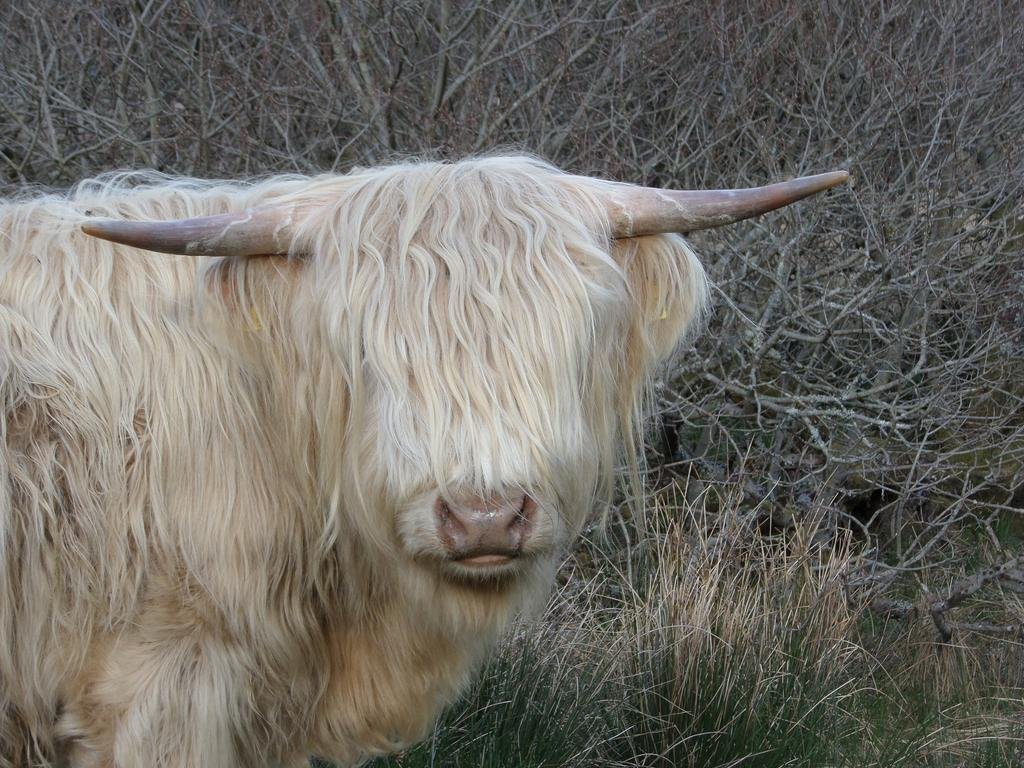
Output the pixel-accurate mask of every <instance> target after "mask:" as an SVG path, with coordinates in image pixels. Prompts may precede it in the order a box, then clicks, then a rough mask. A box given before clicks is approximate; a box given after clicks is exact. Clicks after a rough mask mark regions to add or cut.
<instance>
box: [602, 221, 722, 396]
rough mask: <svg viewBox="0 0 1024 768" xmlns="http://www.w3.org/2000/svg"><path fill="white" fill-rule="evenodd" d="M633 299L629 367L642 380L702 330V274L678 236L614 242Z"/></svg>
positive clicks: (704, 295)
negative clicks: (688, 337)
mask: <svg viewBox="0 0 1024 768" xmlns="http://www.w3.org/2000/svg"><path fill="white" fill-rule="evenodd" d="M615 249H616V253H615V257H616V259H617V260H618V262H619V264H621V265H622V268H623V270H624V271H625V273H626V279H627V281H628V284H629V291H630V295H631V298H632V306H631V312H630V315H631V317H630V321H629V325H630V327H629V330H628V337H629V338H628V339H627V347H626V350H627V355H629V356H630V358H632V359H630V360H628V361H627V363H626V364H627V367H628V368H629V369H631V370H632V372H633V373H634V374H635V375H638V376H641V377H642V376H646V375H647V374H648V373H650V369H651V368H653V367H654V366H655V365H657V364H658V363H660V362H661V361H663V360H664V359H665V358H666V357H668V355H669V354H670V353H671V352H672V350H673V349H675V347H676V346H677V345H678V343H679V341H680V340H681V339H682V338H683V337H685V336H686V335H688V334H689V333H691V332H692V331H693V330H694V329H695V328H696V327H698V326H699V325H700V321H701V320H702V318H703V316H704V313H705V310H706V307H707V303H708V282H707V276H706V275H705V273H704V268H703V267H702V266H701V264H700V261H698V259H697V256H696V255H695V254H694V252H693V251H692V250H691V249H690V246H689V245H688V244H687V243H686V241H685V240H683V238H682V237H680V236H679V235H655V236H651V237H633V238H624V239H621V240H616V241H615Z"/></svg>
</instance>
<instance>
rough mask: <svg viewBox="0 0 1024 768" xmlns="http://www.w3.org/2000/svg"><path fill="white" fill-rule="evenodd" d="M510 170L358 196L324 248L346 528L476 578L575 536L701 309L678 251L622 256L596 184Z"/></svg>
mask: <svg viewBox="0 0 1024 768" xmlns="http://www.w3.org/2000/svg"><path fill="white" fill-rule="evenodd" d="M515 170H517V171H518V173H513V172H510V171H508V169H502V168H501V167H496V168H488V167H487V166H486V164H484V165H482V166H480V167H477V168H466V167H464V166H454V167H453V166H428V167H426V168H424V169H423V170H422V171H421V172H420V175H419V176H417V174H416V172H415V171H416V169H415V168H414V169H411V170H410V169H409V168H406V169H405V170H404V172H403V173H402V174H401V175H400V176H398V175H396V177H395V179H394V181H393V183H391V184H383V185H382V184H377V185H374V186H372V187H371V186H367V187H366V188H358V187H357V188H355V189H353V190H351V191H350V192H349V193H348V194H347V195H346V196H345V198H344V199H343V200H341V201H339V203H338V205H337V207H336V208H334V209H331V210H328V211H327V212H326V213H325V217H326V218H325V221H329V222H330V224H329V225H327V226H324V225H323V224H321V226H320V228H319V230H318V231H319V232H320V235H318V237H317V239H316V241H315V242H312V243H311V244H310V249H311V250H313V251H315V252H316V253H317V254H318V257H317V260H316V263H315V265H314V268H313V275H312V281H311V285H312V289H313V290H315V291H316V292H317V294H318V297H319V302H318V303H319V305H320V306H321V307H322V308H323V310H322V311H323V323H324V327H325V329H326V334H327V338H328V339H329V346H330V348H331V349H332V350H334V351H335V353H336V354H337V355H338V360H339V362H340V364H341V368H342V370H343V372H344V373H343V375H344V377H345V379H346V383H347V390H348V397H349V402H348V407H347V423H346V424H345V425H344V429H345V434H346V438H345V449H344V451H342V452H341V453H342V462H343V464H344V467H343V472H342V476H343V477H344V478H345V481H344V485H345V491H344V496H345V502H344V503H345V504H346V506H347V507H348V508H349V509H348V510H347V512H348V513H349V514H348V515H347V516H349V517H352V516H353V513H355V514H354V517H355V518H356V519H358V520H359V521H361V523H362V525H363V526H364V532H365V533H366V534H367V536H368V537H370V538H372V539H373V540H375V541H377V542H380V543H381V544H382V546H384V547H387V548H388V549H389V550H391V551H396V550H397V551H399V552H401V553H402V556H403V557H406V558H410V559H412V560H414V561H416V562H418V563H421V564H423V565H424V566H425V567H428V568H431V569H435V570H436V571H438V572H439V573H441V574H443V575H444V576H445V577H446V578H451V579H455V580H460V581H464V582H465V581H468V582H471V583H475V582H480V581H485V582H494V581H495V580H500V579H508V578H510V577H512V576H514V575H516V574H518V573H520V572H522V571H523V570H524V569H526V568H529V567H531V566H533V565H535V564H537V563H539V562H550V561H551V560H552V559H553V558H554V556H555V555H556V553H557V552H558V551H559V550H561V549H563V548H564V546H565V544H566V543H567V542H568V541H569V540H570V539H571V538H572V537H573V536H574V535H575V534H576V533H577V532H578V531H579V529H580V528H581V526H582V524H583V522H584V520H585V518H586V516H587V515H588V513H589V512H590V511H591V510H592V509H593V508H594V506H595V500H597V499H600V498H601V497H602V496H605V495H606V494H607V492H608V490H609V487H610V478H611V474H612V472H613V470H614V468H615V466H616V464H617V463H618V462H619V461H620V460H622V458H623V455H622V448H623V445H624V443H626V444H629V443H632V435H633V432H632V430H633V427H634V425H635V416H636V413H637V407H638V401H639V395H640V393H641V390H642V389H643V387H644V385H645V383H646V381H647V377H648V374H649V373H650V370H651V368H652V366H654V365H655V364H656V363H657V362H658V360H660V359H661V358H662V357H664V356H665V355H666V354H667V353H668V351H669V350H670V349H671V348H672V347H673V346H674V345H675V343H676V341H677V340H678V338H679V336H680V335H681V334H682V333H683V331H684V330H685V328H686V327H687V326H688V325H689V324H690V322H691V320H692V318H693V317H694V315H695V314H696V313H697V312H698V311H699V308H700V306H701V305H702V303H703V301H704V276H703V272H702V271H701V269H700V267H699V265H698V263H697V261H696V260H695V259H694V258H693V256H692V254H691V253H690V252H689V250H688V249H687V248H686V246H685V245H684V244H683V242H682V240H681V239H679V238H677V237H668V236H664V237H651V238H641V239H634V240H625V241H617V242H616V244H615V245H614V246H613V245H612V242H613V241H611V240H610V239H609V236H608V224H607V222H606V221H604V220H603V218H602V217H603V216H604V209H603V208H602V207H601V206H600V205H599V204H598V203H596V202H594V201H593V199H592V198H591V197H588V193H587V192H586V191H585V190H581V189H575V188H573V187H571V186H570V185H568V184H566V183H565V182H564V177H557V176H555V175H554V174H549V175H548V176H544V175H543V174H538V173H536V170H537V169H531V172H526V171H525V170H524V169H523V168H522V167H521V165H520V167H519V168H517V169H515ZM338 233H343V235H341V236H340V237H339V236H338ZM332 249H333V253H332ZM633 447H635V446H633V445H630V446H629V449H632V448H633ZM396 545H397V546H396Z"/></svg>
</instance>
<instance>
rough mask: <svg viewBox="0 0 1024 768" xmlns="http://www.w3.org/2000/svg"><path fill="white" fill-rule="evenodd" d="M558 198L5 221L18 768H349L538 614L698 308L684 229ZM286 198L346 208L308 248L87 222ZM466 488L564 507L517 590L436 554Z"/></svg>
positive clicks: (1, 471) (391, 187)
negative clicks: (234, 257)
mask: <svg viewBox="0 0 1024 768" xmlns="http://www.w3.org/2000/svg"><path fill="white" fill-rule="evenodd" d="M459 174H461V176H460V175H459ZM135 182H137V179H136V180H135ZM559 184H561V181H559V177H558V176H557V174H556V173H555V172H554V171H553V170H552V169H550V168H549V167H547V166H544V165H543V164H540V163H537V162H536V161H531V160H524V159H493V160H483V161H473V162H469V163H462V164H457V165H451V166H447V165H437V164H424V165H415V166H405V167H399V168H389V169H383V170H381V171H367V172H361V173H357V174H354V175H351V176H347V177H322V178H318V179H306V178H294V177H293V178H276V179H271V180H269V181H266V182H261V183H259V184H256V185H254V186H237V185H236V186H231V185H227V186H223V185H222V186H216V185H210V184H205V183H198V182H182V181H175V182H169V181H166V180H159V179H158V180H153V179H150V180H148V181H147V182H146V183H145V184H143V185H142V186H141V187H139V186H137V185H135V184H129V183H127V182H126V181H125V180H118V179H106V180H103V181H98V182H90V183H85V184H82V185H80V186H79V187H78V188H76V191H74V192H73V193H71V194H70V195H67V196H50V197H37V198H34V199H27V200H24V201H21V202H11V203H8V204H6V205H4V206H3V207H0V740H2V741H0V765H12V764H13V765H18V766H21V765H27V764H31V763H32V761H34V760H40V759H58V758H60V756H63V759H67V760H69V761H70V764H71V765H73V766H110V765H117V766H141V765H146V766H149V767H150V768H157V767H158V766H193V765H194V766H199V765H202V766H218V767H220V766H233V765H247V766H249V765H253V766H254V765H260V764H287V763H292V762H295V763H301V762H302V761H304V760H305V759H306V757H307V755H310V754H321V755H324V756H327V757H330V758H333V759H336V760H340V761H342V762H357V761H358V760H360V759H362V758H364V757H365V756H366V755H369V754H375V753H382V752H388V751H391V750H394V749H395V748H397V747H398V746H400V745H401V744H405V743H409V742H411V741H414V740H416V739H418V738H421V737H422V736H423V735H424V733H425V731H426V730H427V729H428V728H429V726H430V725H431V723H432V722H433V720H434V718H435V717H436V715H437V713H438V712H439V711H440V709H441V707H443V706H444V704H445V703H447V702H449V701H451V699H452V698H453V697H454V696H455V695H456V694H457V692H458V691H459V690H460V688H461V687H462V686H463V685H464V684H465V682H466V681H467V679H468V676H469V675H470V674H471V672H472V670H473V668H474V664H475V663H476V662H477V661H478V660H479V658H480V657H481V654H482V652H483V651H484V650H485V649H487V648H488V647H490V646H491V645H492V644H493V642H494V640H495V639H496V637H497V636H498V634H499V633H500V631H501V629H502V627H503V626H505V625H506V623H507V621H508V620H509V618H510V617H511V616H512V615H513V614H514V613H515V612H516V611H517V610H520V609H521V607H522V606H523V605H524V604H525V603H529V602H533V603H536V602H537V601H538V600H539V601H543V599H544V596H545V595H546V594H547V592H548V589H549V586H550V583H551V581H552V574H553V572H554V565H555V562H556V559H557V554H558V552H559V550H560V549H564V546H565V545H566V543H567V542H569V541H570V540H571V538H572V537H573V536H574V535H575V533H576V532H577V531H578V530H579V528H580V526H581V525H582V523H583V520H584V518H585V516H586V514H587V513H588V512H589V510H590V509H591V508H592V507H593V505H594V500H595V498H596V497H599V496H600V495H601V494H602V493H605V492H606V491H607V482H606V480H607V478H608V476H609V475H610V472H611V470H612V468H613V466H612V465H613V463H614V462H615V461H616V460H617V451H618V449H619V446H621V444H622V433H623V432H625V433H627V441H631V438H629V434H631V429H630V428H628V427H627V424H631V423H632V422H631V419H632V418H633V412H634V407H635V405H636V404H637V401H638V393H639V392H640V390H641V389H642V387H643V386H644V383H645V381H646V376H647V374H648V372H649V370H650V368H651V366H652V365H653V364H654V363H655V362H656V361H657V360H658V359H659V358H661V357H663V356H664V355H665V354H667V352H668V351H669V349H671V347H672V346H673V345H674V343H675V342H676V340H677V339H678V337H679V335H680V334H681V332H682V331H683V330H684V329H685V328H686V326H687V325H688V324H689V323H690V321H691V319H692V318H693V316H694V314H695V313H696V312H698V311H699V308H700V306H701V304H702V302H703V301H704V287H703V275H702V273H701V271H700V267H699V266H698V265H697V262H696V261H695V260H694V258H693V256H692V254H691V253H690V252H689V251H688V250H687V249H686V248H685V246H684V245H683V243H682V241H681V240H679V239H678V238H674V237H652V238H644V239H640V240H635V241H630V242H629V243H628V244H626V245H622V244H620V245H616V246H614V247H613V246H612V245H611V244H610V242H609V240H608V235H607V225H606V224H603V223H602V222H601V221H600V220H599V215H598V213H597V210H598V208H597V206H596V205H594V204H593V202H592V199H591V198H590V197H588V195H589V193H588V192H585V191H579V192H578V193H577V192H575V191H570V192H566V191H565V189H564V188H563V187H562V186H559ZM285 198H287V199H290V200H292V201H295V200H298V201H299V202H300V203H302V204H305V203H306V202H308V203H310V204H311V205H313V204H315V205H316V206H317V207H318V210H322V211H326V212H325V213H323V214H322V215H321V217H320V219H317V220H316V221H314V222H313V223H311V224H309V225H308V226H307V228H306V230H305V231H304V232H303V233H302V234H301V237H302V238H305V239H304V240H303V241H302V242H301V244H300V246H299V247H298V248H297V249H296V250H297V251H299V252H300V253H302V254H304V255H301V256H296V257H293V258H291V259H286V258H282V257H275V258H262V259H249V260H245V261H244V262H243V261H236V262H229V261H224V262H218V261H217V260H214V259H208V258H201V259H195V258H189V257H169V256H164V255H158V254H153V253H147V252H143V251H138V250H133V249H130V248H126V247H123V246H115V245H111V244H109V243H105V242H102V241H100V240H96V239H92V238H88V237H86V236H85V235H83V234H82V233H81V232H80V230H79V226H80V224H81V221H82V220H83V216H84V215H85V214H87V213H88V214H89V215H107V216H122V217H127V218H154V219H167V218H175V217H182V216H194V215H200V214H211V213H219V212H223V211H230V210H239V209H241V208H244V207H246V206H249V205H259V204H264V203H267V202H275V201H279V200H281V199H285ZM641 256H642V257H643V258H642V259H641V258H639V257H641ZM455 484H457V485H458V486H459V487H467V488H478V489H487V488H491V487H498V486H501V487H507V486H508V485H510V484H512V485H515V486H516V487H524V488H529V490H530V493H531V494H533V495H535V496H536V497H537V498H538V499H539V500H540V502H539V517H538V522H537V523H536V524H535V525H534V527H533V529H532V531H533V533H532V538H531V540H530V541H529V542H528V546H526V548H525V550H524V553H523V555H524V556H523V557H522V558H520V559H519V560H518V561H517V562H516V564H515V566H514V568H513V569H512V570H509V571H507V572H505V571H502V572H500V573H496V574H489V575H486V576H484V577H480V578H477V577H475V576H471V575H470V576H467V575H466V574H465V573H463V572H462V571H459V570H458V569H457V568H455V570H452V568H453V567H454V566H452V567H450V564H449V563H446V562H444V559H443V557H440V556H438V555H437V553H436V552H435V551H434V550H436V549H437V546H436V542H435V541H434V539H433V538H431V536H432V535H433V534H432V533H431V531H430V530H426V528H429V527H430V526H429V524H428V522H425V521H429V519H431V518H429V516H428V515H427V513H425V512H423V511H421V509H420V506H421V502H422V500H423V499H427V500H428V501H427V502H423V503H427V504H428V506H429V499H431V498H433V496H432V494H433V495H436V493H437V488H439V487H440V488H442V489H444V488H445V487H446V486H447V485H455ZM424 526H426V528H425V527H424ZM435 538H436V537H435ZM431 547H434V549H433V550H432V549H431ZM531 547H532V549H531ZM465 570H467V572H468V569H465Z"/></svg>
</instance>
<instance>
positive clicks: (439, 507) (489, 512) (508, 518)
mask: <svg viewBox="0 0 1024 768" xmlns="http://www.w3.org/2000/svg"><path fill="white" fill-rule="evenodd" d="M536 509H537V504H536V502H534V500H533V499H531V498H530V497H529V496H527V495H526V494H523V493H518V494H511V495H506V496H489V497H487V498H481V497H479V496H466V497H462V498H459V499H451V500H449V499H442V498H438V500H437V501H436V502H435V503H434V513H435V514H436V516H437V530H438V534H439V535H440V537H441V541H442V542H443V543H444V547H445V549H447V550H448V554H449V555H450V557H451V558H452V559H453V560H458V561H459V562H461V563H464V564H467V565H496V564H500V563H503V562H507V561H508V560H511V559H512V558H514V557H517V556H518V555H519V552H520V550H521V549H522V546H523V542H525V541H526V538H527V537H528V536H529V535H530V529H531V528H532V525H533V513H534V512H535V511H536Z"/></svg>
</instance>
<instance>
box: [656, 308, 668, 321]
mask: <svg viewBox="0 0 1024 768" xmlns="http://www.w3.org/2000/svg"><path fill="white" fill-rule="evenodd" d="M658 319H659V320H668V310H667V309H663V310H661V317H659V318H658Z"/></svg>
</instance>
